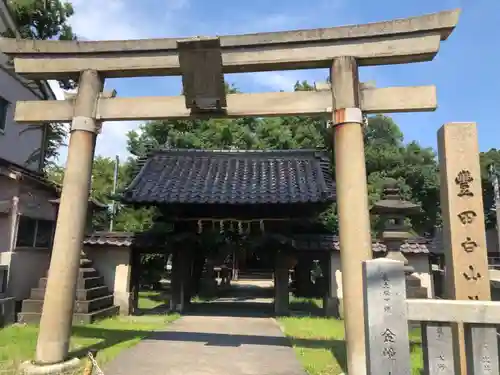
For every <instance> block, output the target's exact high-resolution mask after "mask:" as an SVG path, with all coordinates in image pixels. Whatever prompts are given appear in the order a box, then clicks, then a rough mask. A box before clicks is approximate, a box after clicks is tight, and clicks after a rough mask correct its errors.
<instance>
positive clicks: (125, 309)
mask: <svg viewBox="0 0 500 375" xmlns="http://www.w3.org/2000/svg"><path fill="white" fill-rule="evenodd" d="M133 300H134V296H133V293H129V292H115V293H114V305H115V306H119V307H120V315H124V316H127V315H130V314H131V313H132V312H133V310H134V305H133V303H134V301H133Z"/></svg>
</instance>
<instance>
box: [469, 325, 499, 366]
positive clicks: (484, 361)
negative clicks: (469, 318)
mask: <svg viewBox="0 0 500 375" xmlns="http://www.w3.org/2000/svg"><path fill="white" fill-rule="evenodd" d="M497 340H498V339H497V331H496V329H495V327H485V326H484V325H475V324H466V325H465V344H466V345H465V351H466V358H467V373H468V374H474V375H493V374H495V375H497V374H500V366H499V363H498V362H499V360H498V341H497Z"/></svg>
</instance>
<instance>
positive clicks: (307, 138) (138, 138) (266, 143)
mask: <svg viewBox="0 0 500 375" xmlns="http://www.w3.org/2000/svg"><path fill="white" fill-rule="evenodd" d="M310 89H311V86H310V85H309V84H307V82H302V83H299V82H298V83H297V84H296V85H295V90H310ZM228 91H229V92H236V91H237V90H236V89H235V88H234V87H228ZM128 138H129V139H128V149H129V151H130V152H131V153H132V155H134V156H135V158H130V159H129V160H128V161H127V162H126V163H124V164H123V165H122V166H121V167H120V183H119V189H120V188H123V187H125V186H126V185H127V184H128V183H129V182H130V181H131V178H132V177H133V170H134V168H135V164H136V161H137V157H143V156H145V155H146V154H147V152H148V151H149V150H151V149H152V148H157V147H161V146H165V145H167V146H168V147H172V148H197V149H232V148H235V149H289V148H303V149H304V148H308V149H317V148H318V149H330V148H331V147H332V145H333V130H332V129H328V128H327V126H326V121H325V119H324V118H321V117H300V116H290V117H276V118H240V119H210V120H175V121H151V122H148V123H145V124H143V125H141V126H140V129H139V131H131V132H129V134H128ZM364 143H365V155H366V170H367V181H368V193H369V204H370V205H371V204H373V203H375V202H376V201H377V200H378V199H380V197H381V193H382V189H383V185H384V183H385V182H386V180H387V179H389V178H390V179H395V180H397V181H398V185H399V187H400V189H401V193H402V196H403V198H404V199H407V200H410V201H412V202H414V203H417V204H420V205H421V207H422V213H421V215H417V216H415V217H413V218H412V220H411V221H412V225H413V228H414V230H415V232H416V233H418V234H419V235H424V234H428V235H431V234H432V233H433V231H434V227H435V226H436V225H439V224H440V222H441V217H440V207H439V175H438V165H437V162H436V155H435V152H434V151H433V150H432V149H431V148H424V147H421V146H420V145H419V144H418V143H417V142H409V143H405V141H404V137H403V134H402V132H401V130H400V129H399V127H398V126H397V124H395V123H394V121H393V120H392V119H391V118H389V117H386V116H381V115H377V116H372V117H369V119H368V126H367V127H366V129H365V135H364ZM493 161H494V162H495V163H496V164H497V165H500V152H499V151H497V150H494V149H493V150H490V151H489V152H487V153H483V154H482V155H481V165H482V168H483V171H482V172H483V188H484V193H485V207H486V208H487V209H488V210H489V209H490V208H491V207H492V202H493V198H492V197H493V195H492V189H491V184H490V183H489V182H488V181H487V173H486V170H487V165H488V164H489V163H491V162H493ZM112 166H113V161H112V160H111V159H107V160H106V159H105V158H97V159H96V162H95V166H94V180H93V181H94V182H93V190H92V191H93V194H94V196H95V197H96V198H99V199H101V200H103V201H106V202H109V194H110V193H111V190H110V189H111V188H110V186H111V184H112V170H113V168H112ZM332 169H333V170H334V169H335V168H334V166H332ZM154 215H155V211H154V210H152V209H149V210H145V209H141V210H137V209H134V208H132V207H122V208H120V210H119V212H118V214H117V216H116V218H115V219H116V221H115V222H116V229H117V230H126V231H135V230H138V231H140V230H145V229H148V228H150V227H151V225H152V223H153V217H154ZM492 215H493V213H491V214H488V220H489V221H488V223H490V224H489V225H490V226H491V225H494V224H491V223H494V218H493V216H492ZM320 220H321V221H322V222H323V224H324V225H325V226H326V227H327V228H328V229H329V230H330V231H332V232H338V217H337V212H336V205H335V204H334V205H332V206H331V207H330V208H329V209H328V210H326V211H325V212H323V213H322V215H321V217H320ZM379 226H380V220H379V218H377V217H373V218H372V228H373V230H374V231H375V230H376V229H377V228H378V227H379ZM207 241H209V240H208V239H207ZM209 242H210V241H209Z"/></svg>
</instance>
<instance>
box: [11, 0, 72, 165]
mask: <svg viewBox="0 0 500 375" xmlns="http://www.w3.org/2000/svg"><path fill="white" fill-rule="evenodd" d="M6 4H7V6H8V8H9V11H10V13H11V15H12V18H13V20H14V23H15V24H16V26H17V31H18V33H19V35H20V37H21V38H23V39H37V40H47V39H59V40H75V39H76V35H75V34H74V33H73V30H72V29H71V25H70V24H69V19H70V17H71V16H72V15H73V14H74V10H73V6H72V4H71V2H70V1H61V0H8V1H7V2H6ZM3 36H6V37H15V34H14V30H8V31H7V32H6V33H4V35H3ZM60 85H61V87H62V88H64V89H69V88H74V87H75V82H74V81H72V80H66V81H61V82H60ZM41 127H44V128H45V131H46V140H45V145H44V149H45V154H44V158H45V160H44V167H47V166H49V164H52V163H50V162H49V161H51V160H54V159H56V158H57V156H58V155H59V149H60V147H61V146H64V140H65V138H66V136H67V131H66V128H65V127H64V125H63V124H58V123H50V124H46V125H41V126H33V127H30V128H29V129H28V131H33V130H40V128H41ZM40 152H41V149H38V150H35V151H34V152H33V154H32V155H31V156H30V157H29V158H28V160H27V161H26V164H30V163H31V162H33V161H34V160H38V159H39V158H40Z"/></svg>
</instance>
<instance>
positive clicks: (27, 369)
mask: <svg viewBox="0 0 500 375" xmlns="http://www.w3.org/2000/svg"><path fill="white" fill-rule="evenodd" d="M80 365H81V362H80V360H79V359H78V358H73V359H70V360H69V361H65V362H61V363H55V364H53V365H37V364H35V363H33V362H24V363H23V364H21V366H20V368H19V370H20V371H19V373H20V374H24V375H55V374H58V375H59V374H69V373H74V372H75V371H76V370H77V369H78V368H79V367H80Z"/></svg>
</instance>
